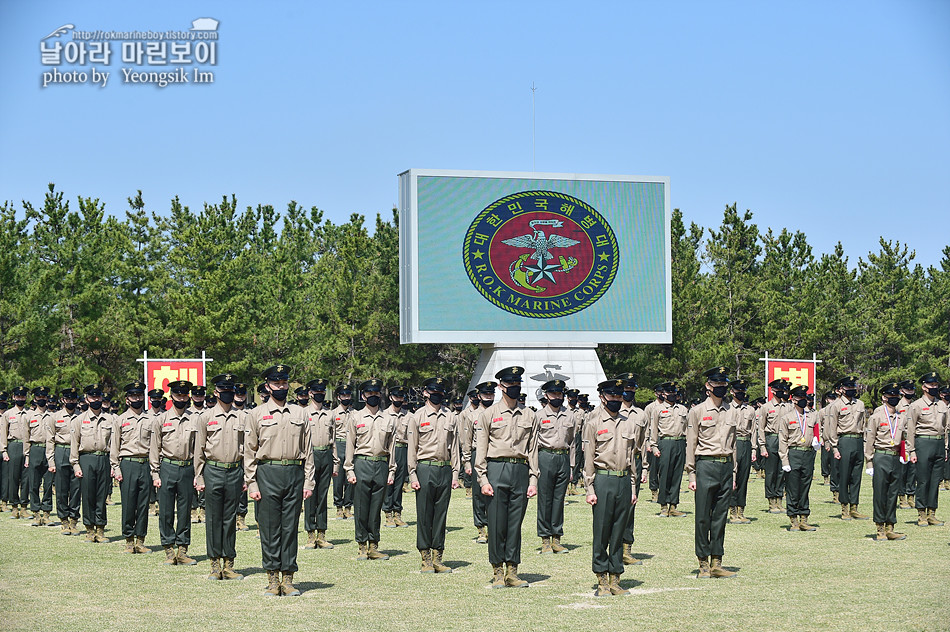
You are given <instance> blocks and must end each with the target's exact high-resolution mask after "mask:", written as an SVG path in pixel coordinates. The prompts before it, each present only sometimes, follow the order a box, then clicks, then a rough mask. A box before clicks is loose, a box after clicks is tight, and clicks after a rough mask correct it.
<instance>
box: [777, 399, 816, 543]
mask: <svg viewBox="0 0 950 632" xmlns="http://www.w3.org/2000/svg"><path fill="white" fill-rule="evenodd" d="M790 394H791V399H792V403H793V408H792V412H790V413H785V415H784V416H783V417H782V419H781V420H780V421H779V427H778V455H779V458H780V459H781V460H782V470H783V471H784V472H785V475H786V478H785V490H786V492H787V497H786V502H785V511H786V513H787V514H788V519H789V520H790V521H791V528H790V529H789V532H791V531H814V530H815V527H813V526H812V525H810V524H808V516H809V514H811V509H810V507H809V504H808V493H809V491H810V490H811V481H812V478H813V477H814V474H815V448H817V447H818V446H819V442H818V436H817V433H816V430H815V426H816V424H817V423H818V420H817V419H816V418H815V413H814V412H811V413H809V412H808V411H807V410H806V407H807V406H808V387H807V386H796V387H795V388H793V389H792V390H791V393H790Z"/></svg>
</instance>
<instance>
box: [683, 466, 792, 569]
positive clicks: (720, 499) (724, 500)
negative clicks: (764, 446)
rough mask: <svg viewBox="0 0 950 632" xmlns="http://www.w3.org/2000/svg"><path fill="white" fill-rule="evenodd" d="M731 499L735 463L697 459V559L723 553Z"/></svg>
mask: <svg viewBox="0 0 950 632" xmlns="http://www.w3.org/2000/svg"><path fill="white" fill-rule="evenodd" d="M775 456H776V458H778V452H776V454H775ZM731 498H732V460H731V459H730V460H728V461H726V462H725V463H721V462H719V461H709V460H705V459H702V458H701V457H696V522H695V529H696V557H700V558H702V557H709V556H710V555H719V556H721V555H722V554H723V546H724V540H725V537H726V518H727V517H728V516H729V501H730V499H731Z"/></svg>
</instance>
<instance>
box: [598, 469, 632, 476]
mask: <svg viewBox="0 0 950 632" xmlns="http://www.w3.org/2000/svg"><path fill="white" fill-rule="evenodd" d="M597 473H598V474H600V475H602V476H630V471H629V470H597Z"/></svg>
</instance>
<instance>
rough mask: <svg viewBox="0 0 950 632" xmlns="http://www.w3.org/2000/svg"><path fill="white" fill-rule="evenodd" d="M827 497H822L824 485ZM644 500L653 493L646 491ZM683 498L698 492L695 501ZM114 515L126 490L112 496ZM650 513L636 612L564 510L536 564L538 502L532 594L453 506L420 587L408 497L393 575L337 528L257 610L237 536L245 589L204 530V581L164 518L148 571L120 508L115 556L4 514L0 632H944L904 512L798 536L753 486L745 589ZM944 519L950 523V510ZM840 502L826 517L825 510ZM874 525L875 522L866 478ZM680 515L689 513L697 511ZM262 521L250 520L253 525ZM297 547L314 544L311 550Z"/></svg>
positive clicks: (256, 570) (651, 508) (527, 541)
mask: <svg viewBox="0 0 950 632" xmlns="http://www.w3.org/2000/svg"><path fill="white" fill-rule="evenodd" d="M819 480H820V479H819ZM644 487H645V486H644ZM684 489H685V483H684ZM116 498H117V499H118V490H116ZM648 498H649V491H646V493H645V498H644V499H643V500H641V502H640V504H639V506H638V509H637V526H636V538H637V541H636V543H635V544H634V552H635V553H636V554H637V555H638V557H641V558H643V559H644V564H643V565H642V566H633V567H627V572H626V573H625V574H624V575H623V576H622V584H623V585H624V586H625V587H627V588H630V589H632V592H633V595H632V596H631V597H626V598H621V597H605V598H595V597H594V596H593V584H594V575H593V573H591V570H590V543H591V533H590V529H591V511H590V508H589V507H588V506H587V505H586V504H585V503H584V500H583V497H582V496H573V497H569V498H568V505H567V508H566V514H567V520H566V529H565V530H566V534H565V536H564V538H563V543H564V544H566V545H568V546H570V547H571V549H572V550H571V552H570V553H569V554H562V555H546V556H540V555H537V554H536V553H537V550H538V548H539V545H540V541H539V539H538V538H537V537H536V535H535V533H536V532H535V509H534V501H532V502H531V504H530V505H529V509H528V515H527V517H526V519H525V523H524V546H523V559H522V565H521V571H522V577H523V578H525V579H527V580H529V581H531V582H532V585H531V587H530V588H528V589H505V590H492V589H490V588H488V582H489V580H490V575H491V568H490V566H489V564H488V552H487V547H486V546H485V545H478V544H475V542H474V541H473V537H474V535H475V530H474V527H473V526H472V519H471V504H470V501H469V500H468V499H466V498H465V495H464V490H461V489H460V490H457V491H456V492H455V495H454V496H453V498H452V504H451V507H450V510H449V511H450V513H449V533H448V536H447V545H446V561H447V562H448V563H449V565H450V566H452V567H453V568H454V573H452V574H451V575H449V574H445V575H422V574H420V573H419V572H418V569H419V555H418V552H417V551H416V549H415V529H414V528H413V526H412V525H413V521H414V514H415V511H414V502H415V501H414V498H413V497H412V495H411V494H409V495H407V496H406V497H405V504H406V510H405V511H404V512H403V518H404V519H406V520H407V522H409V523H410V527H409V528H402V529H385V528H384V529H383V533H382V542H381V546H380V548H381V549H382V550H384V551H386V552H388V553H389V554H390V555H392V556H393V557H392V558H391V559H390V560H388V561H380V562H357V561H356V560H355V558H356V553H357V547H356V544H355V543H354V541H353V522H352V521H350V520H347V521H336V520H333V511H332V508H331V521H330V529H329V531H328V538H329V539H330V540H331V541H332V542H333V543H334V544H335V545H336V548H335V549H334V550H329V551H322V550H317V551H311V550H301V551H300V554H299V558H298V559H299V565H300V571H299V573H298V574H297V577H296V579H297V584H298V586H299V588H300V589H301V590H302V591H303V595H302V596H301V597H299V598H289V597H282V598H278V599H275V598H270V599H268V598H264V597H262V596H261V592H262V591H263V589H264V587H265V584H266V576H265V575H264V573H263V571H262V570H261V568H260V559H261V553H260V542H259V540H258V539H256V538H255V535H256V527H254V526H253V521H252V531H250V532H245V533H238V534H237V542H238V558H237V563H236V568H237V569H238V570H239V571H240V572H242V573H245V574H247V575H248V577H247V578H246V579H245V580H244V581H232V582H211V581H207V580H206V579H205V577H206V576H207V572H208V569H209V563H208V561H207V558H206V556H205V554H204V553H205V546H204V526H203V525H194V528H193V530H192V542H193V544H192V547H191V550H190V552H191V555H192V556H193V557H196V558H197V559H198V560H199V564H198V566H192V567H182V566H173V567H168V566H164V565H163V564H162V560H163V557H164V556H163V555H162V553H161V547H160V546H158V525H157V518H154V517H152V518H150V524H149V534H148V537H147V538H146V543H147V544H149V545H151V546H152V548H153V549H154V550H155V553H153V554H151V555H125V554H122V553H121V551H122V548H123V546H122V543H121V542H122V538H121V537H120V536H121V534H120V532H119V531H118V529H119V515H120V514H119V512H120V507H119V506H114V507H110V508H109V526H108V527H107V531H106V535H108V536H110V537H111V538H112V539H113V542H112V543H111V544H100V545H95V544H86V543H83V542H82V538H81V537H64V536H61V535H59V528H58V527H48V528H43V527H31V526H30V524H29V523H30V521H29V520H12V519H10V515H11V514H9V513H5V514H0V543H2V544H0V610H2V613H3V614H2V615H0V620H2V624H0V627H2V629H3V630H6V631H8V632H12V631H14V630H32V631H35V630H38V629H48V630H79V631H84V630H123V631H124V630H128V631H134V630H199V629H218V630H255V629H266V630H269V631H273V630H294V631H296V630H302V629H309V628H312V629H317V630H360V631H365V630H392V631H397V630H398V631H402V630H436V631H438V630H483V629H489V628H490V629H495V630H498V629H512V630H532V631H533V630H618V629H629V628H642V629H662V630H677V631H679V630H710V629H717V630H745V629H755V630H763V631H765V630H796V631H802V630H818V629H821V630H849V631H857V630H869V631H870V630H873V631H876V632H879V631H886V630H948V629H950V597H948V595H947V585H948V584H947V575H948V571H950V546H948V539H950V528H948V527H927V528H920V527H917V526H915V524H914V520H915V518H916V512H914V511H909V510H902V511H899V512H898V530H899V531H903V532H906V533H907V534H908V538H907V540H904V541H901V542H884V543H877V542H873V541H871V540H870V539H869V538H870V536H871V535H872V534H873V532H874V525H873V523H872V522H871V521H852V522H843V521H841V520H839V519H838V518H837V517H836V516H837V515H838V514H839V507H838V506H837V505H834V504H831V503H830V500H831V494H830V492H829V491H828V487H826V486H823V485H820V484H815V485H814V486H813V487H812V493H811V506H812V514H811V522H812V523H814V524H817V525H818V526H819V529H818V531H817V532H814V533H802V532H796V533H789V532H788V531H787V529H786V526H787V524H788V520H787V518H786V517H785V516H781V515H770V514H768V513H766V511H765V509H766V508H767V503H766V502H765V499H764V498H763V484H762V481H761V480H759V479H757V478H754V477H753V479H752V481H751V482H750V503H749V506H748V507H747V511H746V515H747V516H749V517H751V518H752V519H753V523H752V524H751V525H747V526H729V527H727V532H726V555H725V558H724V565H725V566H726V567H729V568H732V569H737V570H738V571H739V577H738V578H736V579H718V580H717V579H712V580H703V581H700V580H697V579H696V577H695V573H696V568H697V564H696V558H695V557H694V555H693V517H692V513H690V514H689V515H688V516H687V517H685V518H659V517H658V516H657V515H656V513H657V512H658V510H659V507H658V506H657V505H655V504H653V503H651V502H649V501H648V500H647V499H648ZM940 500H941V502H942V503H943V505H944V508H943V509H939V510H938V512H937V515H938V517H942V518H944V519H946V518H950V509H947V507H950V493H948V492H941V494H940ZM826 501H829V502H826ZM861 507H862V509H863V510H864V511H865V512H866V513H870V512H871V485H870V478H869V477H867V476H865V477H864V480H863V482H862V504H861ZM680 509H682V510H685V511H688V512H692V494H689V493H685V494H683V497H682V502H681V505H680ZM249 518H251V519H252V518H253V510H252V512H251V515H250V516H249ZM301 536H302V537H301V540H300V542H301V544H303V543H304V542H305V541H306V533H305V532H301Z"/></svg>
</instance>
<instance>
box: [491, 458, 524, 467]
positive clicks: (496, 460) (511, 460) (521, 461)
mask: <svg viewBox="0 0 950 632" xmlns="http://www.w3.org/2000/svg"><path fill="white" fill-rule="evenodd" d="M488 461H490V462H492V463H519V464H521V465H527V464H528V459H516V458H512V457H507V456H500V457H494V458H491V459H488Z"/></svg>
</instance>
